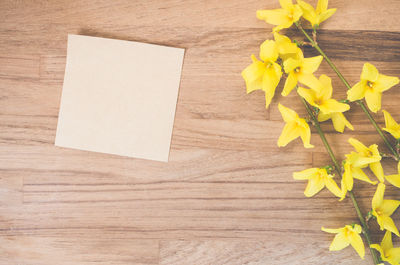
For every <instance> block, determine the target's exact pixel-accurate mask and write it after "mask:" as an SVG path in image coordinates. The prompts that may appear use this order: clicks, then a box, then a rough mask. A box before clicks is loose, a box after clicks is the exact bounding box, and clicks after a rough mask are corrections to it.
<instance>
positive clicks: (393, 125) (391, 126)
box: [382, 110, 400, 139]
mask: <svg viewBox="0 0 400 265" xmlns="http://www.w3.org/2000/svg"><path fill="white" fill-rule="evenodd" d="M382 112H383V115H384V116H385V126H386V128H383V130H385V131H387V132H388V133H390V134H391V135H393V137H394V138H396V139H399V138H400V125H399V124H398V123H397V122H396V121H395V120H394V119H393V117H392V115H390V113H389V112H387V111H386V110H382Z"/></svg>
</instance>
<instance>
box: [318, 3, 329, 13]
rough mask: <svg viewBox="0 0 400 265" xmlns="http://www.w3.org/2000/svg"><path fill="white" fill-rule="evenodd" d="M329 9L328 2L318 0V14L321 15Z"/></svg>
mask: <svg viewBox="0 0 400 265" xmlns="http://www.w3.org/2000/svg"><path fill="white" fill-rule="evenodd" d="M327 9H328V0H318V4H317V9H316V11H317V13H318V14H321V13H322V12H325V11H326V10H327Z"/></svg>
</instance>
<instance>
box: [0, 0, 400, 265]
mask: <svg viewBox="0 0 400 265" xmlns="http://www.w3.org/2000/svg"><path fill="white" fill-rule="evenodd" d="M312 2H313V3H315V2H316V1H312ZM329 2H330V5H331V6H332V7H337V8H338V11H337V13H336V14H335V15H334V16H333V17H332V18H331V19H329V20H328V21H327V22H326V23H324V24H323V29H322V30H321V31H320V33H319V37H318V42H319V44H320V45H321V47H322V48H323V49H324V50H325V51H326V53H327V54H328V55H329V56H330V57H331V58H332V60H334V62H335V64H337V66H338V67H339V68H340V69H341V71H342V72H343V74H344V75H345V77H346V78H347V79H348V80H349V82H350V83H351V84H354V83H355V82H357V80H358V78H359V76H360V72H361V68H362V65H363V63H364V62H365V61H370V62H372V63H373V64H375V65H376V66H377V67H378V69H379V70H380V71H381V72H382V73H384V74H387V75H397V76H400V64H399V58H400V26H399V25H400V24H399V23H397V13H398V10H399V8H400V2H399V1H397V0H384V1H373V0H360V1H345V0H331V1H329ZM277 5H278V4H277V1H275V0H274V1H272V0H271V1H255V0H251V1H232V0H231V1H228V0H223V1H221V0H219V1H217V0H210V1H195V0H188V1H181V0H165V1H159V0H135V1H126V0H118V1H104V0H93V1H62V0H56V1H40V2H38V1H33V0H26V1H13V0H4V1H0V15H1V17H0V51H1V54H0V92H1V93H0V264H1V265H2V264H7V265H9V264H12V265H14V264H15V265H16V264H18V265H19V264H29V265H30V264H32V265H33V264H34V265H37V264H39V265H45V264H46V265H47V264H151V265H153V264H272V265H275V264H332V265H333V264H343V265H345V264H370V263H369V261H370V257H369V256H368V255H369V254H368V252H367V257H366V260H365V261H362V260H361V259H359V258H358V257H357V256H356V255H355V252H354V250H352V249H351V248H347V249H345V250H343V251H341V252H337V253H332V252H331V253H330V252H328V247H329V244H330V241H331V240H332V235H329V234H325V233H323V232H321V230H320V228H321V226H326V227H338V226H343V225H344V224H349V223H352V222H356V221H357V218H356V215H355V213H354V211H353V208H352V205H351V202H350V201H349V200H348V199H346V200H345V201H343V202H338V201H337V199H336V198H334V197H332V196H331V194H330V193H329V192H327V191H326V190H324V191H322V192H321V193H320V194H318V195H317V196H316V197H315V198H312V199H307V198H305V197H304V195H303V191H304V188H305V185H306V183H304V182H302V181H294V180H293V179H292V172H293V171H299V170H302V169H305V168H307V167H312V166H321V165H326V164H328V163H329V157H328V156H327V154H326V153H325V150H324V148H323V146H322V144H321V141H320V140H319V138H318V136H317V135H316V134H315V132H313V135H312V143H313V144H315V145H316V148H314V149H313V150H304V149H303V148H302V144H301V143H300V142H299V141H296V142H294V143H292V144H290V145H289V146H287V147H285V148H281V149H279V148H278V147H277V145H276V141H277V138H278V137H279V134H280V132H281V129H282V127H283V122H282V120H281V117H280V114H279V112H278V111H277V104H278V102H282V104H286V105H288V106H291V107H292V108H294V109H296V111H298V112H299V113H300V114H301V115H304V114H305V111H304V110H303V108H302V106H301V104H300V101H299V100H298V99H297V98H296V96H295V95H294V94H292V95H290V96H288V97H286V98H283V97H281V96H280V95H279V93H277V94H278V95H277V96H276V98H275V99H274V101H273V103H272V106H271V108H270V109H269V110H266V109H265V107H264V97H263V95H262V93H259V92H255V93H253V94H250V95H246V94H245V88H244V82H243V80H242V78H241V76H240V72H241V71H242V69H243V68H244V67H246V66H247V65H248V64H249V63H250V55H251V54H252V53H257V51H258V46H259V44H260V43H261V42H262V41H263V40H265V39H266V38H271V35H270V34H269V33H270V31H271V26H270V25H267V24H265V23H263V22H262V21H258V20H257V19H256V17H255V11H256V10H257V9H261V8H276V7H277ZM68 33H72V34H86V35H91V36H99V37H108V38H116V39H124V40H133V41H143V42H148V43H156V44H162V45H170V46H175V47H182V48H185V49H186V54H185V61H184V67H183V73H182V81H181V87H180V93H179V99H178V105H177V112H176V118H175V124H174V131H173V138H172V147H171V154H170V162H169V163H160V162H152V161H145V160H140V159H130V158H125V157H118V156H113V155H106V154H99V153H91V152H85V151H79V150H72V149H64V148H58V147H55V146H54V138H55V130H56V126H57V118H58V109H59V102H60V96H61V89H62V82H63V76H64V68H65V60H66V44H67V43H66V40H67V34H68ZM287 34H288V35H290V36H291V37H293V38H296V39H299V40H300V39H303V37H302V36H301V35H299V34H298V33H296V32H295V31H293V30H288V31H287ZM305 53H306V55H307V56H313V55H315V52H314V51H313V50H312V49H309V48H306V50H305ZM154 63H157V62H154ZM318 73H319V74H320V73H327V74H328V75H329V76H331V77H332V79H333V85H334V89H335V92H334V97H335V98H337V99H343V98H344V97H345V93H346V90H345V87H344V86H343V85H342V84H341V83H340V80H339V79H338V78H337V77H336V76H335V75H334V73H333V72H332V71H331V70H330V68H329V66H328V65H327V64H326V63H325V62H323V63H322V65H321V68H320V70H319V72H318ZM280 89H282V85H280V87H279V88H278V91H280ZM399 89H400V86H397V87H394V88H393V89H391V90H389V91H387V92H385V93H384V96H383V106H384V108H385V109H387V110H388V111H389V112H391V113H393V114H394V115H393V116H394V117H395V118H396V119H397V120H400V109H399V107H398V103H399V102H400V93H399ZM346 115H347V117H348V118H349V120H350V121H351V122H352V123H353V125H354V127H355V128H356V131H354V132H353V131H346V133H345V134H337V133H335V132H334V131H333V129H332V126H331V125H330V124H329V123H324V124H323V128H324V130H325V131H327V137H328V140H329V141H330V142H332V143H334V145H333V146H334V151H335V152H336V153H337V156H338V157H339V158H343V157H344V154H345V153H346V152H349V151H350V150H351V146H350V145H349V144H348V143H347V139H348V137H350V136H354V137H357V138H358V139H360V140H362V141H364V142H365V143H367V144H372V143H375V142H376V143H378V144H379V145H380V146H381V148H382V149H383V150H384V147H383V143H382V141H381V140H380V138H379V137H378V136H377V134H376V132H375V131H374V129H373V127H372V126H371V125H370V124H369V123H368V121H367V120H366V118H365V116H364V114H362V113H361V111H360V109H359V108H358V107H357V106H356V105H354V106H352V109H351V110H350V111H349V112H348V113H347V114H346ZM374 116H375V117H376V119H377V120H378V122H379V123H380V124H381V125H382V124H383V117H382V115H381V114H377V115H374ZM384 168H385V173H387V174H390V173H394V172H395V170H394V163H393V162H392V161H388V160H385V161H384ZM355 185H356V192H355V193H356V196H357V197H358V198H359V201H360V204H361V206H362V208H363V210H364V212H365V211H368V210H369V208H370V200H371V197H372V195H373V193H374V187H372V186H370V185H368V184H364V183H360V182H356V184H355ZM386 195H387V197H388V198H393V199H396V198H399V191H398V189H395V188H393V187H388V190H387V194H386ZM394 219H395V220H396V222H399V221H400V214H399V213H398V212H396V213H395V214H394ZM371 228H372V230H373V231H374V233H373V239H374V240H375V241H379V240H380V238H381V236H382V232H380V231H379V229H378V227H377V226H376V224H374V223H371ZM394 240H395V244H397V245H398V244H399V241H398V239H397V238H395V239H394Z"/></svg>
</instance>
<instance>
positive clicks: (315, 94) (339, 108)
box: [297, 75, 350, 114]
mask: <svg viewBox="0 0 400 265" xmlns="http://www.w3.org/2000/svg"><path fill="white" fill-rule="evenodd" d="M310 87H311V89H305V88H303V87H299V89H298V90H297V91H298V93H299V94H300V96H302V97H303V98H304V99H305V100H306V101H307V102H308V103H310V105H312V106H314V107H317V108H319V109H320V111H321V112H322V113H323V114H330V113H334V112H345V111H347V110H349V109H350V106H349V105H347V104H344V103H340V102H338V101H336V100H335V99H333V98H331V97H332V90H333V89H332V82H331V79H330V78H329V77H328V76H326V75H321V76H320V77H319V80H318V82H314V83H313V84H311V86H310Z"/></svg>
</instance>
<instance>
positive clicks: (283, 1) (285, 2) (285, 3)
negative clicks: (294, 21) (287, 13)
mask: <svg viewBox="0 0 400 265" xmlns="http://www.w3.org/2000/svg"><path fill="white" fill-rule="evenodd" d="M279 4H280V5H281V7H282V8H283V9H286V10H290V9H291V8H293V3H292V0H279Z"/></svg>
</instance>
